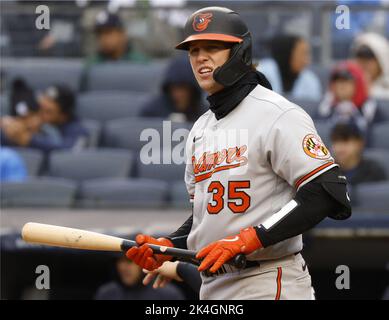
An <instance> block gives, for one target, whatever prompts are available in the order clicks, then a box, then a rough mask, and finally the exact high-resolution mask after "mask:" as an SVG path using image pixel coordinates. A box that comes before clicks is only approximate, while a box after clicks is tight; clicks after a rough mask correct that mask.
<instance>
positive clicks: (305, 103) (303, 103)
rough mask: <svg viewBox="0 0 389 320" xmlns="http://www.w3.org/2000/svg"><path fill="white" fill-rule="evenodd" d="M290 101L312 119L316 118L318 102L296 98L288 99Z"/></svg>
mask: <svg viewBox="0 0 389 320" xmlns="http://www.w3.org/2000/svg"><path fill="white" fill-rule="evenodd" d="M290 101H292V102H293V103H295V104H297V105H298V106H300V107H301V108H303V109H304V110H305V111H306V112H307V113H308V114H309V115H310V116H311V118H312V119H315V117H316V116H317V109H318V107H319V104H320V101H316V100H310V99H296V98H290Z"/></svg>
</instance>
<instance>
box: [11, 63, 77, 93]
mask: <svg viewBox="0 0 389 320" xmlns="http://www.w3.org/2000/svg"><path fill="white" fill-rule="evenodd" d="M3 68H4V70H5V73H6V75H7V77H6V78H7V87H8V88H9V87H10V84H11V83H12V81H13V80H14V79H15V78H18V77H21V78H23V79H25V80H26V81H27V82H28V84H29V85H31V87H33V88H34V89H37V90H42V89H45V88H46V87H48V86H50V85H52V84H55V83H63V84H66V85H68V86H69V87H70V88H71V89H72V90H74V91H78V90H79V88H80V82H81V74H82V70H83V63H82V61H67V60H63V59H61V60H50V59H26V60H15V61H7V62H6V63H4V64H3Z"/></svg>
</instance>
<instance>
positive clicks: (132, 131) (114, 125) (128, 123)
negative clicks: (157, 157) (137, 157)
mask: <svg viewBox="0 0 389 320" xmlns="http://www.w3.org/2000/svg"><path fill="white" fill-rule="evenodd" d="M164 126H165V129H164ZM169 128H170V129H171V133H172V134H173V133H174V132H175V134H177V135H178V136H182V137H184V138H185V139H186V137H187V135H188V134H189V130H190V128H191V124H190V123H175V122H170V121H165V122H164V119H161V118H126V119H118V120H110V121H107V123H106V125H105V128H104V133H103V144H104V145H105V146H107V147H113V148H125V149H131V150H140V149H141V148H142V147H143V146H144V145H146V144H147V143H148V141H151V140H152V139H153V141H155V142H156V143H157V146H158V147H160V148H166V147H167V146H166V145H163V141H166V140H165V139H164V135H163V133H165V138H166V139H167V140H169V143H170V142H171V143H172V145H173V146H174V145H177V144H178V143H180V141H171V138H170V136H169V135H170V131H169V130H170V129H169ZM145 129H148V130H147V131H144V130H145ZM153 129H154V130H153ZM177 129H182V130H181V131H178V130H177ZM175 130H177V131H175ZM142 132H143V134H142ZM150 136H151V137H153V138H150ZM141 138H142V140H141ZM181 140H183V139H181Z"/></svg>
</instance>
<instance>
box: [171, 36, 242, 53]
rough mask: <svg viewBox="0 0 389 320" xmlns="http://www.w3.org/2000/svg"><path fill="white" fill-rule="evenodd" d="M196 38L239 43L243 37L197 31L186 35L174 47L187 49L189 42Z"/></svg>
mask: <svg viewBox="0 0 389 320" xmlns="http://www.w3.org/2000/svg"><path fill="white" fill-rule="evenodd" d="M197 40H215V41H223V42H231V43H240V42H242V41H243V39H241V38H238V37H235V36H231V35H228V34H219V33H199V34H193V35H191V36H189V37H187V38H186V39H185V40H184V41H182V42H180V43H179V44H178V45H176V47H175V48H176V49H178V50H189V43H191V42H193V41H197Z"/></svg>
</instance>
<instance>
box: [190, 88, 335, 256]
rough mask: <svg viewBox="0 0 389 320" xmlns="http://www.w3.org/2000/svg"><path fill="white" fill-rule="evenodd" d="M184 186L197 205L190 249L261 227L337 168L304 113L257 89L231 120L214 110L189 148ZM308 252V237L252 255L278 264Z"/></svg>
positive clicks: (194, 130)
mask: <svg viewBox="0 0 389 320" xmlns="http://www.w3.org/2000/svg"><path fill="white" fill-rule="evenodd" d="M186 156H187V165H186V172H185V182H186V185H187V189H188V192H189V195H190V197H191V201H193V224H192V229H191V232H190V234H189V236H188V239H187V246H188V249H190V250H196V251H198V250H200V249H201V248H202V247H204V246H205V245H207V244H209V243H211V242H213V241H217V240H220V239H223V238H225V237H227V236H231V235H234V234H238V233H239V231H240V230H241V229H242V228H245V227H249V226H257V225H258V226H259V225H260V224H262V223H264V222H265V221H266V220H267V219H268V218H270V217H271V216H272V215H274V214H275V213H276V212H277V211H279V210H280V209H281V208H282V207H283V206H284V205H285V204H287V203H288V202H289V201H290V200H291V199H292V198H293V197H294V195H295V193H296V191H297V189H298V188H300V187H301V186H303V185H304V184H305V183H307V182H308V181H310V180H312V179H314V178H315V177H317V176H318V175H320V174H321V173H323V172H325V171H327V170H329V169H331V168H332V167H334V166H336V164H335V163H334V160H333V158H332V157H331V155H330V153H329V151H328V149H327V148H326V147H325V146H324V144H323V142H322V140H321V139H320V137H319V136H318V134H317V132H316V129H315V127H314V124H313V122H312V119H311V118H310V117H309V115H308V114H307V113H306V112H305V111H304V110H302V109H301V108H300V107H299V106H297V105H295V104H293V103H291V102H290V101H288V100H287V99H285V98H283V97H282V96H280V95H279V94H277V93H275V92H273V91H271V90H268V89H266V88H264V87H262V86H261V85H258V86H257V87H256V88H255V89H254V90H253V91H252V92H251V93H250V94H249V95H248V96H247V97H246V98H245V99H244V100H242V102H241V103H240V104H239V105H238V106H237V107H236V108H235V109H234V110H233V111H231V112H230V113H229V114H228V115H227V116H225V117H224V118H222V119H220V120H217V119H216V118H215V115H214V114H213V112H211V111H207V112H206V113H205V114H204V115H202V116H201V117H200V118H199V119H198V120H197V122H196V123H195V124H194V126H193V128H192V130H191V132H190V134H189V136H188V140H187V145H186ZM301 249H302V237H301V235H298V236H296V237H293V238H290V239H287V240H285V241H282V242H279V243H277V244H275V245H273V246H269V247H267V248H264V249H259V250H257V251H255V252H253V253H252V254H250V255H248V257H247V258H248V259H249V260H268V259H277V258H280V257H284V256H286V255H289V254H292V253H295V252H298V251H300V250H301Z"/></svg>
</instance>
